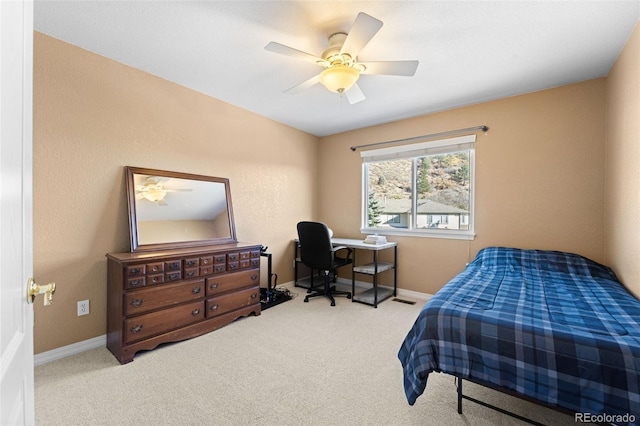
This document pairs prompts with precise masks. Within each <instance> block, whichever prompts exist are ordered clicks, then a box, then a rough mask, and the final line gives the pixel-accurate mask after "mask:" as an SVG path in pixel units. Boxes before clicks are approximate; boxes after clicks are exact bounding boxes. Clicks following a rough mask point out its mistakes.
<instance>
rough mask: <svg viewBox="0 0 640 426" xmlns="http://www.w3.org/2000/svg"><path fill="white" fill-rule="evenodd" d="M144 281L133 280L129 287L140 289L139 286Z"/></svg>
mask: <svg viewBox="0 0 640 426" xmlns="http://www.w3.org/2000/svg"><path fill="white" fill-rule="evenodd" d="M143 282H144V281H143V280H131V281H129V286H131V287H138V286H139V285H141V284H142V283H143Z"/></svg>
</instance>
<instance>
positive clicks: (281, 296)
mask: <svg viewBox="0 0 640 426" xmlns="http://www.w3.org/2000/svg"><path fill="white" fill-rule="evenodd" d="M268 248H269V247H266V246H262V247H261V248H260V256H262V257H266V258H267V276H268V278H267V280H268V281H267V288H264V287H262V288H260V303H261V304H262V306H261V308H262V310H263V311H264V310H265V309H269V308H270V307H272V306H276V305H279V304H280V303H282V302H286V301H287V300H291V295H290V294H289V290H286V289H285V290H278V289H276V285H277V282H278V274H274V273H273V272H272V269H271V268H272V267H271V257H272V255H271V253H267V249H268ZM272 280H273V285H272V282H271V281H272Z"/></svg>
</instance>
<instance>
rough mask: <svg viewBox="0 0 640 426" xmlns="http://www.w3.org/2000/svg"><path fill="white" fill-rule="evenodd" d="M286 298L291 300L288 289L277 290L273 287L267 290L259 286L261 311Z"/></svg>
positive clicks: (284, 300)
mask: <svg viewBox="0 0 640 426" xmlns="http://www.w3.org/2000/svg"><path fill="white" fill-rule="evenodd" d="M287 300H291V295H290V294H289V290H278V289H275V288H274V289H272V290H271V291H269V290H268V289H266V288H260V303H261V304H262V310H263V311H264V310H265V309H269V308H270V307H272V306H276V305H279V304H280V303H282V302H286V301H287Z"/></svg>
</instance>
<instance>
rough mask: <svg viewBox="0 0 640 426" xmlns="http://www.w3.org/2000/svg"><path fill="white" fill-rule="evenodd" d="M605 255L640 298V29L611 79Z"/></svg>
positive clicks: (638, 27) (637, 28) (629, 43)
mask: <svg viewBox="0 0 640 426" xmlns="http://www.w3.org/2000/svg"><path fill="white" fill-rule="evenodd" d="M606 149H607V155H606V179H605V181H606V185H605V194H606V196H605V222H604V228H605V235H606V239H605V254H606V261H607V264H608V265H610V266H611V267H612V268H613V269H614V270H615V271H616V274H617V275H618V278H619V279H620V280H621V281H622V282H623V283H624V284H625V285H626V286H627V288H629V290H631V291H632V292H633V293H634V294H635V295H636V297H639V298H640V226H639V225H640V24H639V25H636V28H635V30H634V32H633V33H632V35H631V37H630V38H629V40H628V41H627V44H626V46H625V48H624V50H623V51H622V53H621V54H620V56H619V58H618V60H617V61H616V64H615V66H614V67H613V68H612V70H611V72H610V73H609V76H608V77H607V148H606Z"/></svg>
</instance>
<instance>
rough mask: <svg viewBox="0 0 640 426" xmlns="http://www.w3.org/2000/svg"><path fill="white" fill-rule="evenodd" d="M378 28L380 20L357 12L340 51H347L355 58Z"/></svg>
mask: <svg viewBox="0 0 640 426" xmlns="http://www.w3.org/2000/svg"><path fill="white" fill-rule="evenodd" d="M380 28H382V21H381V20H379V19H376V18H374V17H373V16H369V15H367V14H366V13H363V12H360V13H358V16H356V20H355V21H354V22H353V25H352V26H351V30H349V35H347V39H346V40H345V41H344V44H343V45H342V49H340V53H341V54H342V53H348V54H350V55H351V57H352V58H354V59H355V58H356V57H357V56H358V54H360V51H361V50H362V49H363V48H364V47H365V46H366V45H367V43H369V41H370V40H371V39H372V38H373V36H374V35H376V33H377V32H378V31H379V30H380Z"/></svg>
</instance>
